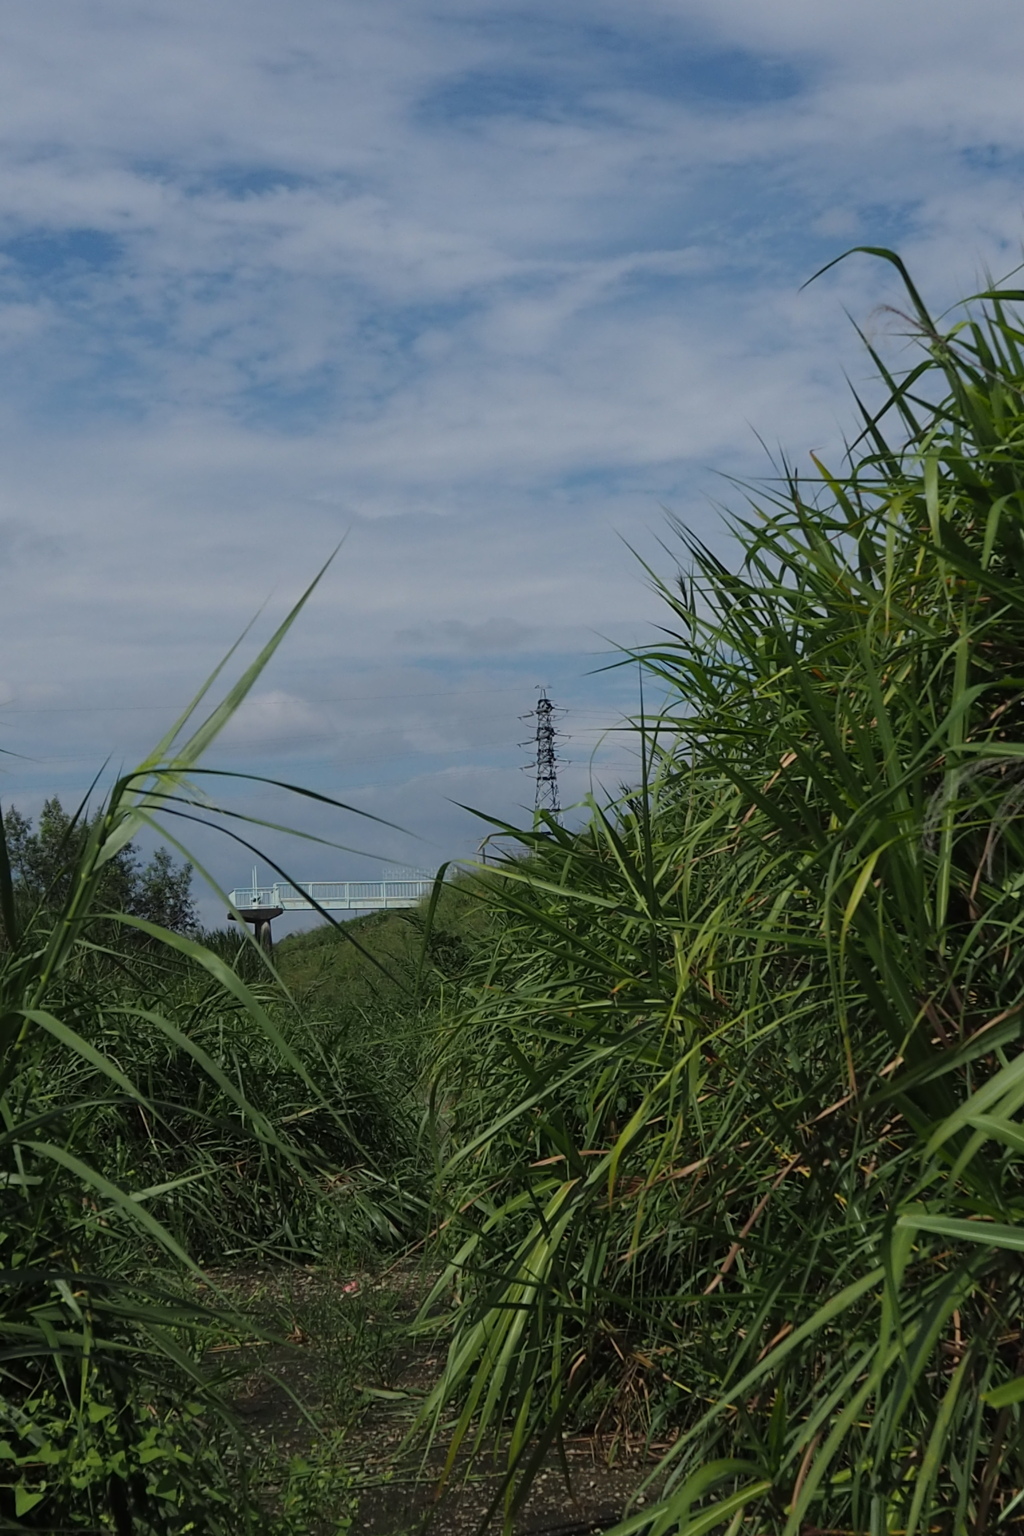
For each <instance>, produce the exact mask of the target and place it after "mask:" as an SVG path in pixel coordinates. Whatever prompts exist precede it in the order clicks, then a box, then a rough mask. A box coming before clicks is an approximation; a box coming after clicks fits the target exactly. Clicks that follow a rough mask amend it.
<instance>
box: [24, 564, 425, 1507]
mask: <svg viewBox="0 0 1024 1536" xmlns="http://www.w3.org/2000/svg"><path fill="white" fill-rule="evenodd" d="M310 590H312V589H310ZM307 596H308V593H307ZM302 601H303V602H304V601H305V598H304V599H303V600H302ZM301 607H302V603H301V602H300V604H299V605H297V607H296V609H295V610H294V611H293V613H292V614H291V615H290V616H289V618H288V619H287V620H286V621H285V623H284V624H282V625H281V627H280V628H279V629H278V631H277V632H276V634H275V635H274V636H273V637H272V639H271V641H270V642H269V643H268V644H267V646H266V647H264V649H263V650H262V652H261V653H260V654H259V656H258V657H257V658H256V660H255V661H254V662H253V664H252V665H251V666H249V667H248V668H247V669H246V670H245V671H244V672H243V673H242V674H241V676H240V677H239V679H238V680H237V682H235V683H234V684H232V685H231V686H230V687H228V688H227V689H226V691H225V692H224V695H223V697H222V698H221V700H220V701H219V702H218V703H216V704H214V705H212V706H211V705H210V704H209V702H208V700H209V696H210V689H211V687H212V686H213V685H214V683H215V682H216V680H217V676H218V674H215V676H214V678H213V679H211V681H210V683H208V684H207V685H206V687H205V688H204V689H203V690H202V692H201V693H200V695H199V696H198V698H197V699H196V701H195V702H194V703H193V705H192V706H190V708H189V709H188V710H187V711H186V712H185V714H184V715H183V716H182V718H181V719H180V720H179V721H178V722H177V724H176V725H175V726H174V727H173V728H172V730H171V731H170V732H169V733H168V735H167V736H166V737H165V738H164V739H163V741H161V742H160V743H159V744H158V745H157V747H156V749H155V750H154V751H153V752H152V753H151V754H150V755H149V756H148V757H147V758H146V759H145V760H144V761H143V762H142V763H141V764H140V765H139V766H138V767H137V768H136V769H135V770H133V771H132V772H130V773H128V774H125V775H123V776H122V777H120V778H119V779H118V780H117V782H116V784H115V785H114V787H113V789H112V791H111V793H110V794H109V796H108V797H107V798H106V800H105V802H104V804H103V806H102V809H101V811H100V813H99V814H93V813H91V812H89V811H87V808H85V807H83V810H82V812H81V813H80V815H79V817H78V818H77V819H76V821H75V822H74V823H73V824H72V831H73V832H74V836H72V837H69V839H68V848H69V861H68V863H67V866H66V868H64V869H63V870H62V871H61V879H60V881H59V882H58V883H57V884H55V885H54V884H51V885H50V887H49V889H48V891H47V893H46V899H45V900H41V901H40V902H39V903H38V905H37V906H35V907H32V906H27V905H26V903H25V901H24V900H23V899H20V898H19V899H16V891H15V884H14V881H13V879H12V868H11V858H10V855H9V850H8V847H7V844H6V839H5V838H4V836H3V831H2V822H0V919H2V923H3V930H4V943H3V946H2V949H0V1528H2V1529H4V1530H12V1531H14V1530H45V1531H58V1530H59V1531H90V1532H116V1533H117V1536H129V1533H134V1536H150V1533H152V1536H157V1533H161V1536H163V1533H167V1536H170V1533H184V1532H186V1531H196V1532H198V1531H202V1532H210V1533H218V1532H222V1533H225V1536H228V1533H230V1536H238V1533H240V1532H246V1531H257V1530H259V1531H264V1530H267V1531H269V1530H275V1531H280V1532H284V1531H288V1532H298V1531H302V1532H303V1533H305V1532H307V1531H309V1530H311V1529H312V1528H313V1527H312V1526H311V1525H310V1524H309V1511H310V1504H309V1501H308V1500H306V1501H305V1502H304V1496H303V1495H302V1492H301V1490H302V1487H304V1486H305V1483H304V1482H303V1478H304V1477H305V1473H302V1469H301V1468H299V1469H298V1471H296V1469H295V1468H293V1469H292V1473H290V1474H288V1476H287V1477H286V1478H285V1484H284V1486H285V1492H284V1494H280V1495H279V1497H278V1506H279V1507H278V1511H277V1513H276V1514H275V1513H273V1510H272V1509H271V1507H270V1506H269V1505H268V1504H267V1502H266V1500H265V1499H263V1498H261V1496H260V1489H259V1487H258V1486H257V1482H258V1478H259V1476H260V1475H262V1474H260V1473H259V1472H258V1469H257V1473H256V1474H255V1476H254V1474H253V1471H252V1468H251V1466H250V1464H249V1461H248V1458H247V1454H246V1452H245V1447H244V1446H243V1444H242V1442H241V1441H240V1439H239V1437H238V1434H237V1432H236V1429H235V1426H234V1422H233V1420H232V1418H231V1415H230V1413H229V1412H228V1411H227V1407H226V1401H225V1398H224V1395H223V1392H222V1390H221V1385H222V1384H220V1383H218V1380H217V1379H216V1375H215V1373H214V1372H213V1371H212V1369H211V1367H210V1366H209V1362H208V1359H206V1360H204V1347H205V1346H206V1345H207V1344H208V1343H209V1342H210V1340H211V1337H214V1336H220V1337H223V1336H224V1330H225V1329H227V1330H228V1331H229V1333H231V1332H232V1331H235V1332H237V1329H238V1327H240V1326H242V1325H241V1323H240V1320H239V1317H238V1314H237V1312H235V1311H234V1310H233V1309H232V1307H231V1306H230V1304H229V1303H228V1301H227V1300H226V1298H225V1297H224V1295H223V1293H221V1294H220V1297H219V1299H218V1293H217V1291H216V1288H215V1287H213V1288H211V1286H210V1285H209V1284H208V1283H206V1284H204V1283H201V1282H203V1275H202V1272H201V1270H200V1268H199V1262H200V1260H202V1261H205V1262H207V1263H213V1264H216V1265H219V1266H222V1265H224V1264H225V1263H232V1262H234V1263H238V1262H240V1261H241V1260H248V1261H249V1262H253V1261H257V1262H260V1263H265V1262H266V1261H267V1259H268V1258H274V1257H281V1256H282V1255H286V1254H290V1255H292V1256H296V1255H308V1253H309V1251H310V1249H311V1247H314V1246H319V1247H320V1248H321V1249H322V1248H323V1247H324V1246H325V1245H328V1244H329V1242H331V1241H334V1242H343V1241H346V1240H350V1239H351V1240H356V1239H363V1240H365V1238H366V1237H367V1236H372V1235H373V1234H375V1233H380V1232H385V1233H390V1234H394V1232H395V1230H396V1223H397V1222H399V1221H401V1219H402V1216H403V1211H405V1212H407V1210H408V1200H407V1197H404V1196H403V1195H401V1194H400V1193H398V1192H397V1191H396V1188H395V1185H394V1181H393V1180H392V1179H391V1178H390V1177H389V1171H388V1167H387V1157H386V1156H379V1155H378V1154H380V1153H381V1152H382V1150H384V1151H387V1150H389V1149H387V1148H385V1145H384V1140H383V1139H382V1138H384V1137H385V1133H384V1132H383V1130H382V1129H381V1128H380V1127H378V1126H376V1124H375V1123H373V1121H372V1117H370V1118H368V1117H367V1115H366V1114H365V1113H364V1112H363V1111H362V1110H361V1109H360V1106H359V1104H358V1103H357V1102H356V1099H358V1094H357V1095H356V1096H355V1099H354V1097H353V1092H352V1081H351V1073H350V1072H347V1071H345V1070H341V1069H340V1068H341V1065H342V1064H341V1063H340V1059H339V1058H338V1057H336V1056H335V1057H333V1058H332V1056H331V1053H330V1049H329V1044H330V1042H329V1041H324V1040H323V1039H321V1040H319V1041H317V1040H307V1039H305V1038H304V1037H303V1036H302V1032H301V1030H300V1029H299V1027H298V1025H297V1021H296V1020H295V1018H294V1017H292V1016H291V1012H290V1008H291V1005H290V1002H289V998H288V994H287V991H286V989H284V988H283V987H282V985H281V983H280V979H279V978H278V977H277V976H276V974H275V973H274V972H273V968H272V966H270V964H269V962H268V961H266V960H265V958H263V957H261V956H260V953H259V951H258V950H257V948H256V947H255V945H254V944H249V945H248V946H244V945H243V946H242V947H241V948H238V947H237V946H236V947H235V948H234V951H233V952H232V950H231V949H230V947H228V946H225V945H224V944H223V943H222V942H219V941H214V942H207V943H204V942H201V941H200V939H198V938H196V937H193V936H190V935H189V934H187V933H182V932H176V931H172V930H171V929H166V928H161V927H160V926H159V925H158V924H156V923H155V922H153V921H151V920H150V919H149V918H147V917H145V916H142V915H139V913H138V912H133V911H129V910H125V908H124V907H123V906H120V907H108V906H107V905H106V901H107V899H108V896H109V891H110V889H111V882H110V879H109V878H108V876H109V871H110V869H111V867H112V866H114V865H116V863H117V861H118V859H119V858H120V857H121V856H122V852H123V850H124V849H125V848H127V847H128V846H129V844H130V843H131V842H132V840H133V839H134V838H135V837H136V836H137V835H138V834H139V833H140V832H143V831H146V830H150V829H153V828H159V829H160V830H161V831H162V834H163V836H164V838H165V840H169V841H170V842H171V843H172V844H173V845H174V846H175V847H176V848H178V849H179V851H182V844H181V841H180V838H181V833H180V828H181V827H182V826H184V827H186V828H187V827H188V825H189V824H190V822H191V821H193V820H194V819H196V818H197V817H198V818H201V819H209V817H210V815H211V812H212V810H213V807H212V805H211V803H210V801H209V798H208V796H207V795H206V793H205V792H204V791H203V790H202V789H201V788H198V787H197V785H200V784H202V783H203V779H202V775H203V773H204V770H203V769H202V767H201V766H200V759H201V757H202V754H203V752H204V751H205V750H206V748H207V747H208V746H209V745H210V743H211V742H212V741H213V740H214V739H215V738H216V736H217V734H218V732H219V731H220V730H221V728H222V727H223V726H224V725H225V724H226V722H227V721H228V719H230V717H231V715H232V713H233V712H234V711H235V710H236V709H237V708H238V706H239V705H240V703H241V702H242V700H243V699H244V698H245V696H246V694H247V692H248V690H249V689H250V688H251V686H252V685H253V683H254V682H255V680H256V678H257V677H258V676H259V674H260V671H261V670H262V668H263V667H264V666H265V665H266V663H267V661H268V660H269V659H270V657H271V655H273V653H274V651H275V649H276V648H277V646H278V645H279V644H280V642H281V640H282V639H283V637H284V635H285V634H286V632H287V630H288V628H289V626H290V624H291V623H292V622H293V621H294V619H295V617H296V615H297V613H298V612H299V611H300V609H301ZM221 777H222V776H219V775H216V774H214V775H212V781H213V782H214V783H218V782H219V781H220V778H221ZM205 782H206V783H207V784H209V783H210V782H211V778H210V777H207V779H206V781H205ZM318 798H320V797H318ZM230 825H233V826H234V827H235V828H236V831H235V832H234V833H233V834H232V835H234V836H236V837H240V836H241V833H240V832H239V831H238V830H237V829H238V828H239V826H240V822H239V820H238V818H237V816H235V817H234V818H233V821H232V823H230ZM247 846H249V844H248V843H247ZM225 899H226V898H225ZM119 935H120V936H122V937H123V939H124V942H123V943H119V937H118V936H119ZM140 941H141V942H140ZM246 972H248V976H247V975H246ZM332 1068H333V1069H338V1070H334V1071H333V1076H332ZM211 1297H212V1298H213V1299H212V1300H211ZM303 1466H304V1467H306V1469H307V1471H308V1473H309V1477H308V1478H306V1482H309V1481H310V1479H312V1481H313V1482H317V1481H319V1482H320V1483H322V1482H323V1479H324V1477H325V1476H326V1475H328V1473H329V1472H330V1469H329V1468H326V1467H325V1466H324V1465H320V1464H319V1463H318V1462H317V1461H316V1458H315V1457H314V1458H313V1460H312V1461H310V1462H309V1463H308V1464H307V1463H303ZM300 1474H301V1475H300ZM330 1475H331V1476H333V1475H334V1474H333V1473H330ZM321 1491H322V1490H321ZM347 1507H348V1506H347V1504H345V1508H346V1509H347ZM330 1528H331V1529H332V1530H334V1529H338V1528H339V1527H338V1526H337V1525H336V1524H334V1525H332V1526H331V1527H330Z"/></svg>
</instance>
